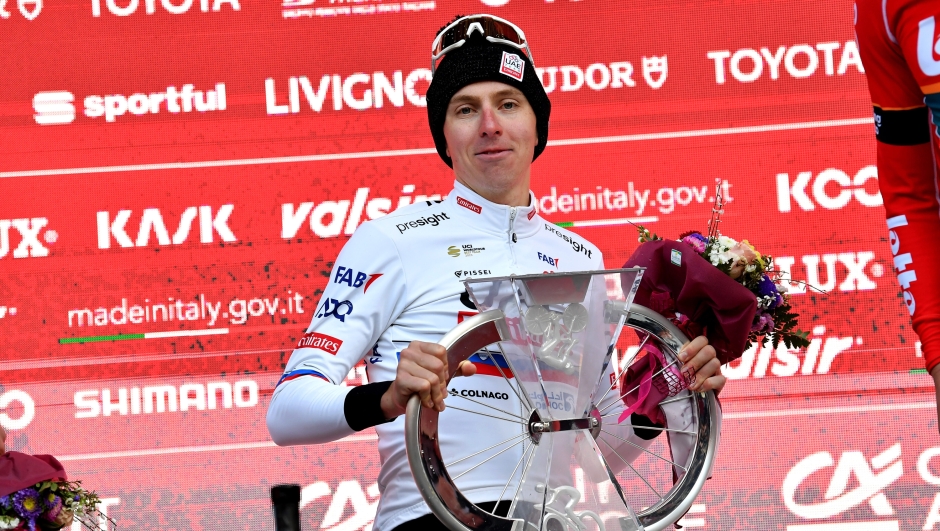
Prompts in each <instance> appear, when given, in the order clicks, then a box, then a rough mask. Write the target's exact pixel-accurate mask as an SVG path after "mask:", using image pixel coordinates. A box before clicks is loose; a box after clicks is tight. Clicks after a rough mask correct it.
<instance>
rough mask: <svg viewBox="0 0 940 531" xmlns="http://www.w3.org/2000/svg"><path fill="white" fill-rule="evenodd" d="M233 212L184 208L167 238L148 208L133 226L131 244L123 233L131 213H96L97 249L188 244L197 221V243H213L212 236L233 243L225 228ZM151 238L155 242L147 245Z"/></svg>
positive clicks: (226, 207)
mask: <svg viewBox="0 0 940 531" xmlns="http://www.w3.org/2000/svg"><path fill="white" fill-rule="evenodd" d="M234 209H235V206H234V205H222V206H221V207H219V208H218V209H217V210H216V211H215V213H214V214H213V212H212V210H213V208H212V207H211V206H199V207H194V206H191V207H188V208H186V209H185V210H184V211H183V213H182V214H180V219H179V224H178V225H177V226H176V230H175V231H174V232H173V236H172V237H171V236H170V233H169V231H168V230H167V224H166V223H165V221H164V215H163V214H162V213H161V212H160V209H159V208H148V209H145V210H144V211H143V213H142V214H141V216H140V221H139V222H137V231H136V232H137V237H136V239H134V240H131V238H130V236H129V235H128V233H127V228H128V227H127V224H128V221H130V219H131V214H133V211H132V210H120V211H118V213H117V215H115V216H114V217H113V218H112V217H111V213H110V212H107V211H101V212H98V248H99V249H110V248H111V242H112V240H113V241H114V242H116V243H117V244H118V245H119V246H120V247H149V246H154V245H156V246H167V245H182V244H183V243H186V242H187V241H190V233H191V232H195V231H192V229H193V224H194V222H195V221H196V220H197V218H198V223H199V242H200V243H213V242H214V241H215V235H216V234H217V235H218V236H219V238H220V239H221V240H222V241H223V242H237V241H238V238H236V237H235V234H234V233H232V230H231V229H230V228H229V226H228V219H229V216H231V215H232V211H233V210H234ZM132 234H133V231H132ZM151 235H153V236H154V239H155V240H156V241H155V242H151V241H150V237H151Z"/></svg>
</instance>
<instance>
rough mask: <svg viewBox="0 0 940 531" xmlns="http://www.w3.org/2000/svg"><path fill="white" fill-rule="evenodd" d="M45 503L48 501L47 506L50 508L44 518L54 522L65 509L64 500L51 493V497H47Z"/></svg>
mask: <svg viewBox="0 0 940 531" xmlns="http://www.w3.org/2000/svg"><path fill="white" fill-rule="evenodd" d="M45 501H46V504H45V505H46V507H47V508H48V510H47V511H46V513H45V514H44V515H43V517H44V518H45V519H46V520H49V521H54V520H55V518H56V516H59V513H60V512H62V507H63V505H62V498H60V497H58V496H56V495H55V494H53V493H51V492H50V493H49V495H48V496H46V500H45Z"/></svg>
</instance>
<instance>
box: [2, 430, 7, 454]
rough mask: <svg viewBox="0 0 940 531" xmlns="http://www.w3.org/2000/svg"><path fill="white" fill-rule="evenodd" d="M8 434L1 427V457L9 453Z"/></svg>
mask: <svg viewBox="0 0 940 531" xmlns="http://www.w3.org/2000/svg"><path fill="white" fill-rule="evenodd" d="M6 444H7V432H6V431H4V430H3V426H0V455H3V454H5V453H7V448H6Z"/></svg>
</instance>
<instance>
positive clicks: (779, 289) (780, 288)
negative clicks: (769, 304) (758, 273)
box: [777, 282, 790, 295]
mask: <svg viewBox="0 0 940 531" xmlns="http://www.w3.org/2000/svg"><path fill="white" fill-rule="evenodd" d="M788 291H790V288H788V287H787V284H786V283H785V282H780V283H778V284H777V293H780V294H781V295H782V294H784V293H787V292H788Z"/></svg>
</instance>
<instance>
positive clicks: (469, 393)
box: [450, 375, 510, 400]
mask: <svg viewBox="0 0 940 531" xmlns="http://www.w3.org/2000/svg"><path fill="white" fill-rule="evenodd" d="M506 377H507V378H510V376H508V375H507V376H506ZM450 394H452V395H454V396H463V397H469V398H489V399H490V400H509V393H500V392H494V391H486V390H483V389H457V388H453V389H451V390H450Z"/></svg>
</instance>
